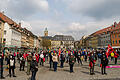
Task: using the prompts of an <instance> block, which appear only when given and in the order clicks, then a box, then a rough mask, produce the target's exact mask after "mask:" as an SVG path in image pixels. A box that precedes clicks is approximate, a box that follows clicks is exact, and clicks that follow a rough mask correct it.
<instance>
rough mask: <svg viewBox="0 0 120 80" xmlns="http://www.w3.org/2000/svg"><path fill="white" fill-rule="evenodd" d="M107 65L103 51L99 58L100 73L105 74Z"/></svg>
mask: <svg viewBox="0 0 120 80" xmlns="http://www.w3.org/2000/svg"><path fill="white" fill-rule="evenodd" d="M107 65H108V59H107V57H106V55H105V52H103V54H102V58H101V72H102V75H104V74H107V73H106V66H107Z"/></svg>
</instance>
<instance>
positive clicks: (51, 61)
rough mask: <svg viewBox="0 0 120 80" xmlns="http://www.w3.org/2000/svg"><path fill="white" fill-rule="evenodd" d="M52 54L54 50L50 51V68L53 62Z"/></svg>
mask: <svg viewBox="0 0 120 80" xmlns="http://www.w3.org/2000/svg"><path fill="white" fill-rule="evenodd" d="M52 55H53V52H51V53H49V64H50V69H51V68H52V64H53V60H52Z"/></svg>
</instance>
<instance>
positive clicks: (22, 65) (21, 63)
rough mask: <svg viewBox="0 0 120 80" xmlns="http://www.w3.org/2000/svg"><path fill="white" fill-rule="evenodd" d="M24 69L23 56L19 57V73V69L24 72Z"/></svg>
mask: <svg viewBox="0 0 120 80" xmlns="http://www.w3.org/2000/svg"><path fill="white" fill-rule="evenodd" d="M24 67H25V59H24V57H23V56H21V57H20V71H21V69H22V70H23V71H24Z"/></svg>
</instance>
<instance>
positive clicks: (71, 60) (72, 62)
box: [69, 54, 75, 73]
mask: <svg viewBox="0 0 120 80" xmlns="http://www.w3.org/2000/svg"><path fill="white" fill-rule="evenodd" d="M74 63H75V58H74V56H73V55H72V54H71V55H70V58H69V65H70V73H72V72H74V71H73V66H74Z"/></svg>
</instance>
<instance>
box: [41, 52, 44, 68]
mask: <svg viewBox="0 0 120 80" xmlns="http://www.w3.org/2000/svg"><path fill="white" fill-rule="evenodd" d="M43 58H44V55H43V52H42V53H41V54H40V65H42V66H44V62H43Z"/></svg>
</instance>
